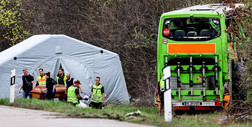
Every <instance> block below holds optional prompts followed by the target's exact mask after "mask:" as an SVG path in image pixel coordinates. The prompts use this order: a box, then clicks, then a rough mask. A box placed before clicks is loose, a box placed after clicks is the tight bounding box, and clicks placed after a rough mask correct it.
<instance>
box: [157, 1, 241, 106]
mask: <svg viewBox="0 0 252 127" xmlns="http://www.w3.org/2000/svg"><path fill="white" fill-rule="evenodd" d="M235 6H236V7H238V6H243V5H242V4H235ZM230 9H232V8H227V7H225V6H222V4H207V5H197V6H192V7H188V8H184V9H180V10H175V11H171V12H167V13H164V14H162V16H161V19H160V24H159V32H158V40H157V58H158V60H157V65H158V66H157V74H158V82H160V81H161V80H162V77H163V71H162V69H163V68H164V67H166V66H170V68H171V77H170V88H171V90H172V94H173V96H174V98H173V100H172V104H173V109H174V110H190V109H195V110H210V109H215V108H216V107H226V106H227V105H228V103H229V100H230V95H231V92H230V91H232V89H231V88H232V84H231V75H230V72H231V70H230V68H229V67H230V64H231V62H230V61H231V60H232V59H231V58H230V55H229V54H230V52H229V50H230V49H229V47H230V45H229V44H231V43H229V42H228V35H227V33H226V32H225V30H226V23H227V19H226V16H225V14H224V12H223V10H230Z"/></svg>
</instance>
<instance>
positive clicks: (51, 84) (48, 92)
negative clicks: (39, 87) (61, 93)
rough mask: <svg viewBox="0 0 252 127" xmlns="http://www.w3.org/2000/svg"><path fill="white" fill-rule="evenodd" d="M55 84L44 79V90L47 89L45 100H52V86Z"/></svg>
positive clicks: (51, 80)
mask: <svg viewBox="0 0 252 127" xmlns="http://www.w3.org/2000/svg"><path fill="white" fill-rule="evenodd" d="M55 84H56V82H55V81H54V80H53V79H52V78H48V79H46V88H47V98H48V99H51V98H53V97H54V96H53V94H52V90H53V86H54V85H55Z"/></svg>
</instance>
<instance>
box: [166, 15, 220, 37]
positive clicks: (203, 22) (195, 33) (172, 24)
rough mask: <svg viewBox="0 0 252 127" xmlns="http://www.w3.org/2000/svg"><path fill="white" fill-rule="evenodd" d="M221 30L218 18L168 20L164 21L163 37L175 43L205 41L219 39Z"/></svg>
mask: <svg viewBox="0 0 252 127" xmlns="http://www.w3.org/2000/svg"><path fill="white" fill-rule="evenodd" d="M220 28H221V27H220V20H219V19H218V18H197V17H186V18H168V19H165V20H164V25H163V37H165V38H168V39H171V40H175V41H205V40H211V39H214V38H217V37H219V36H220V35H221V30H220ZM167 30H168V31H169V32H167Z"/></svg>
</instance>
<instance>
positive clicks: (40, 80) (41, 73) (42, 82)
mask: <svg viewBox="0 0 252 127" xmlns="http://www.w3.org/2000/svg"><path fill="white" fill-rule="evenodd" d="M45 85H46V77H45V75H44V70H43V69H42V68H39V76H38V77H37V84H36V86H45Z"/></svg>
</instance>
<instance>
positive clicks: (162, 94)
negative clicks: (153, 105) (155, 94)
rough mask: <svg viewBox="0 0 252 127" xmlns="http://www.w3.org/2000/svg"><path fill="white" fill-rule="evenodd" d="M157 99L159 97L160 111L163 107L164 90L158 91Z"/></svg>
mask: <svg viewBox="0 0 252 127" xmlns="http://www.w3.org/2000/svg"><path fill="white" fill-rule="evenodd" d="M159 99H160V104H161V107H160V111H162V110H163V109H164V92H160V93H159Z"/></svg>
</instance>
